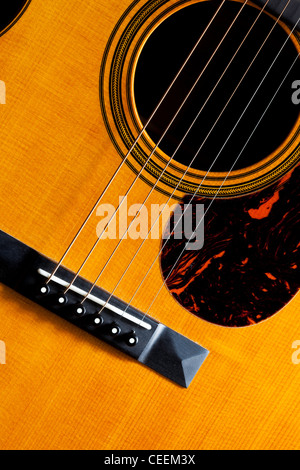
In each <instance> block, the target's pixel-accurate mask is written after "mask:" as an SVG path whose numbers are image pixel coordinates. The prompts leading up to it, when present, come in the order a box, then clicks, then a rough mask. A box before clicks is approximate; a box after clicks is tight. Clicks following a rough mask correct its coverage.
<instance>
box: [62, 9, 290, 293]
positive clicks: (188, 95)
mask: <svg viewBox="0 0 300 470" xmlns="http://www.w3.org/2000/svg"><path fill="white" fill-rule="evenodd" d="M248 1H249V0H246V2H244V3H242V7H241V8H240V9H239V12H238V14H237V15H236V17H235V18H234V20H233V22H232V23H231V25H230V27H229V28H228V30H227V31H226V33H225V35H224V36H223V38H222V40H221V41H220V43H219V44H218V46H217V48H216V50H215V51H214V53H213V54H212V56H211V57H210V59H209V60H208V62H207V63H206V65H205V67H204V69H203V70H202V71H201V73H200V75H199V76H198V78H197V80H196V81H195V83H194V84H193V86H192V88H191V89H190V91H189V92H188V94H187V95H186V97H185V99H184V100H183V102H182V103H181V105H180V107H179V109H178V110H177V112H176V114H175V115H174V116H173V118H172V120H171V121H170V123H169V124H168V126H167V128H166V129H165V131H164V132H163V134H162V136H161V137H160V139H159V140H158V142H157V143H156V145H155V147H154V149H153V150H152V152H151V153H150V155H149V157H148V158H147V160H146V162H145V164H144V165H143V167H142V169H141V171H140V173H139V174H138V175H137V177H136V178H135V179H134V181H133V182H132V184H131V185H130V187H129V189H128V190H127V191H126V193H125V195H124V196H123V197H122V199H121V201H120V202H119V205H118V207H117V208H116V210H115V211H114V213H113V214H112V215H111V217H110V219H109V220H108V222H107V223H106V225H105V227H104V228H103V229H102V231H101V233H100V235H99V236H98V238H97V240H96V241H95V243H94V245H93V246H92V248H91V249H90V251H89V252H88V254H87V256H86V257H85V259H84V261H83V262H82V264H81V266H80V268H79V269H78V271H77V272H76V274H75V276H74V277H73V279H72V281H71V282H70V283H69V285H68V286H67V287H66V289H65V290H64V294H66V293H67V292H68V291H69V290H70V289H71V287H72V286H73V284H74V283H75V281H76V279H77V278H78V277H79V275H80V273H81V271H82V269H83V268H84V266H85V265H86V263H87V262H88V260H89V259H90V258H91V255H92V254H93V252H94V251H95V249H96V247H97V246H98V244H99V242H100V240H101V239H102V237H103V235H104V233H105V231H106V229H107V227H108V226H109V224H110V223H111V222H112V220H113V219H114V218H115V217H116V215H117V213H118V211H119V210H120V208H121V206H122V204H123V203H124V201H125V200H126V197H127V196H128V194H129V192H130V191H131V189H132V188H133V186H134V184H135V183H136V181H137V180H138V178H139V177H140V175H141V173H142V171H143V170H144V169H145V167H146V166H147V163H148V162H149V161H150V159H151V157H152V155H153V154H154V153H155V151H156V150H157V148H158V147H159V144H160V143H161V141H162V140H163V138H164V137H165V135H166V134H167V132H168V130H169V129H170V127H171V125H172V124H173V122H174V121H175V119H176V117H177V116H178V114H179V113H180V111H181V109H182V108H183V106H184V104H185V103H186V101H187V100H188V98H189V97H190V95H191V94H192V92H193V90H194V89H195V87H196V85H197V84H198V82H199V80H200V79H201V77H202V76H203V74H204V72H205V70H206V69H207V67H208V66H209V64H210V62H211V61H212V59H213V57H214V56H215V54H216V53H217V51H218V50H219V48H220V47H221V45H222V43H223V42H224V40H225V38H226V37H227V35H228V34H229V32H230V30H231V28H232V27H233V25H234V24H235V22H236V20H237V19H238V17H239V15H240V14H241V12H242V10H243V9H244V7H245V6H246V5H247V3H248ZM290 1H291V0H289V2H290ZM151 192H152V191H151ZM148 197H149V195H148V196H147V199H148Z"/></svg>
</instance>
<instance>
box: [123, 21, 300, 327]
mask: <svg viewBox="0 0 300 470" xmlns="http://www.w3.org/2000/svg"><path fill="white" fill-rule="evenodd" d="M299 22H300V18H299V19H298V21H297V22H296V24H295V25H294V27H293V29H292V30H291V32H290V34H289V36H288V38H287V39H286V41H285V42H284V44H283V46H282V47H281V49H280V51H279V52H278V54H277V56H276V57H275V59H274V61H273V62H272V64H271V66H270V67H269V69H268V71H267V73H266V75H265V76H264V78H263V80H262V82H261V83H260V85H259V87H258V89H259V88H260V87H261V85H262V83H263V82H264V81H265V79H266V78H267V76H268V74H269V72H270V70H271V69H272V67H273V65H274V63H275V62H276V60H277V58H278V57H279V55H280V54H281V52H282V50H283V49H284V46H285V45H286V43H287V41H288V39H289V38H290V37H291V35H292V34H293V32H294V30H295V29H296V27H297V25H298V24H299ZM298 59H299V53H298V54H297V56H296V58H295V59H294V61H293V63H292V65H291V66H290V68H289V70H288V72H287V73H286V75H285V77H284V79H283V80H282V82H281V83H280V85H279V87H278V89H277V91H276V92H275V94H274V95H273V97H272V99H271V101H270V102H269V104H268V106H267V108H266V109H265V111H264V113H263V114H262V116H261V118H260V119H259V121H258V123H257V124H256V126H255V128H254V129H253V131H252V132H251V135H250V136H249V138H248V139H247V141H246V143H245V145H244V146H243V148H242V150H241V152H240V153H239V155H238V157H237V158H236V159H235V161H234V163H233V165H232V166H231V168H230V170H229V172H228V174H227V175H226V177H225V179H224V181H223V182H222V184H221V186H220V187H219V189H218V191H217V192H216V194H215V195H214V197H213V199H212V200H211V202H210V204H209V206H208V208H207V209H206V211H205V213H204V214H203V216H202V218H201V220H200V221H199V222H198V224H197V226H196V228H195V231H194V232H193V233H192V235H191V237H190V238H189V240H188V242H187V243H189V242H190V241H191V240H192V239H193V238H194V236H195V232H196V231H197V229H198V228H199V226H200V224H201V223H202V222H203V220H204V218H205V216H206V215H207V213H208V211H209V209H210V207H211V206H212V204H213V202H214V201H215V199H216V197H217V196H218V194H219V192H220V191H221V189H222V187H223V186H224V184H225V182H226V181H227V179H228V177H229V176H230V174H231V172H232V171H233V169H234V167H235V165H236V164H237V162H238V160H239V158H240V156H241V155H242V153H243V151H244V150H245V148H246V146H247V145H248V143H249V141H250V140H251V138H252V136H253V134H254V133H255V131H256V129H257V128H258V126H259V124H260V123H261V121H262V119H263V118H264V116H265V114H266V113H267V111H268V109H269V108H270V106H271V104H272V103H273V101H274V99H275V97H276V96H277V95H278V93H279V91H280V89H281V87H282V86H283V84H284V82H285V80H286V78H287V77H288V75H289V73H290V72H291V70H292V68H293V67H294V65H295V64H296V62H297V60H298ZM258 89H257V90H256V92H255V95H256V94H257V92H258ZM253 98H254V96H253V97H252V98H251V102H252V101H253ZM249 104H250V102H249ZM248 107H249V105H248V106H247V108H248ZM244 114H245V111H244V112H243V114H242V116H243V115H244ZM242 116H241V118H242ZM241 118H240V119H239V120H238V122H237V124H236V126H235V128H236V127H237V125H238V123H239V122H240V120H241ZM231 134H232V133H231ZM228 140H229V138H228V139H227V141H226V142H225V144H224V145H223V147H222V149H221V151H222V150H223V148H224V147H225V145H226V143H227V142H228ZM221 151H220V152H221ZM220 152H219V153H220ZM195 196H196V193H195V194H194V195H193V196H192V198H191V200H190V201H189V204H187V205H186V208H185V209H184V211H183V213H182V215H181V216H180V218H179V219H178V221H177V222H176V225H175V227H174V229H173V231H175V230H176V228H177V226H178V225H179V222H180V220H182V218H183V217H184V214H185V212H186V210H187V208H188V207H189V206H190V205H191V204H192V202H193V200H194V198H195ZM169 238H170V237H168V239H166V241H165V242H164V244H163V246H162V248H161V249H160V251H159V253H158V255H157V256H156V258H155V260H154V262H153V263H152V264H151V266H150V268H149V269H148V271H147V273H146V274H145V276H144V278H143V279H142V281H141V283H140V284H139V286H138V288H137V289H136V291H135V293H134V295H133V296H132V298H131V299H130V301H129V302H128V304H127V306H126V309H125V311H124V314H125V313H126V311H127V310H128V308H129V307H130V305H131V303H132V301H133V299H134V298H135V296H136V294H137V292H138V291H139V289H140V288H141V286H142V285H143V283H144V282H145V280H146V278H147V277H148V275H149V273H150V271H151V269H152V268H153V266H154V264H155V262H156V261H157V259H158V258H159V257H160V255H161V254H162V252H163V250H164V248H165V246H166V244H167V242H168V240H169ZM184 252H185V248H183V250H182V251H181V253H180V255H179V256H178V258H177V260H176V261H175V263H174V264H173V266H172V268H171V269H170V271H169V273H168V275H167V276H166V277H165V279H164V282H163V283H162V285H161V286H160V288H159V290H158V291H157V293H156V295H155V297H154V299H153V300H152V302H151V304H150V306H149V307H148V309H147V311H146V312H145V314H144V316H143V318H142V320H141V321H143V319H144V318H145V317H146V315H147V314H149V312H150V310H151V308H152V306H153V304H154V302H155V301H156V299H157V298H158V296H159V294H160V292H161V290H162V288H163V287H164V286H165V284H166V282H167V280H168V279H169V277H170V276H171V274H172V272H173V271H174V269H175V267H176V266H177V264H178V262H179V261H180V259H181V256H182V255H183V253H184Z"/></svg>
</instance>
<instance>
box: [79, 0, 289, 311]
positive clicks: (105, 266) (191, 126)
mask: <svg viewBox="0 0 300 470" xmlns="http://www.w3.org/2000/svg"><path fill="white" fill-rule="evenodd" d="M269 1H270V0H268V1H267V2H266V3H265V5H264V7H263V8H262V9H260V11H259V14H258V15H257V17H256V19H255V21H254V22H253V24H252V25H251V27H250V29H249V30H248V32H247V34H246V35H245V37H244V38H243V40H242V42H241V44H240V45H239V47H238V49H237V50H236V52H235V53H234V55H233V57H232V58H231V60H230V61H229V63H228V65H227V67H226V68H225V70H224V72H223V73H222V75H221V76H220V78H219V79H218V81H217V83H216V84H215V86H214V88H213V90H212V91H211V93H210V94H209V96H208V98H207V99H206V101H205V102H204V104H203V106H202V107H201V109H200V110H199V112H198V114H197V116H196V117H195V119H194V120H193V122H192V124H191V125H190V127H189V128H188V130H187V132H186V133H185V135H184V136H183V138H182V139H181V141H180V142H179V145H178V146H177V148H176V149H175V151H174V153H173V154H172V157H171V159H170V161H169V163H170V162H171V161H172V160H173V159H174V157H175V155H176V153H177V151H178V150H179V148H180V147H181V145H182V143H183V142H184V140H185V138H186V136H187V135H188V134H189V132H190V130H191V129H192V128H193V126H194V124H195V122H196V121H197V119H198V118H199V116H200V114H201V112H202V111H203V109H204V108H205V106H206V105H207V103H208V101H209V100H210V98H211V96H212V95H213V93H214V91H215V90H216V88H217V87H218V85H219V83H220V82H221V80H222V78H223V77H224V75H225V73H226V72H227V70H228V69H229V67H230V65H231V64H232V62H233V60H234V58H235V57H236V55H237V54H238V52H239V51H240V49H241V47H242V45H243V44H244V42H245V41H246V39H247V37H248V36H249V34H250V32H251V31H252V29H253V28H254V26H255V24H256V23H257V21H258V20H259V18H260V16H261V15H262V13H263V12H264V10H265V8H266V7H267V4H268V3H269ZM279 20H280V17H279V18H278V20H277V22H276V23H275V24H274V25H273V27H272V29H271V31H270V32H269V34H268V36H267V38H268V37H269V36H270V34H271V32H272V31H273V29H274V28H275V26H276V24H277V23H278V21H279ZM267 38H266V39H265V42H266V41H267ZM265 42H264V43H265ZM262 47H263V45H262V46H261V47H260V49H262ZM257 55H258V53H257ZM257 55H256V56H255V58H256V57H257ZM255 58H254V59H253V61H252V63H251V64H250V66H249V67H248V69H247V71H246V72H245V74H244V76H243V78H242V79H241V80H240V82H239V84H238V85H237V87H236V88H235V90H234V92H233V94H232V95H231V97H230V99H229V100H228V102H227V103H226V105H225V107H224V108H223V110H222V112H221V114H220V115H219V117H218V119H217V121H216V122H215V123H214V125H213V127H212V128H211V130H210V132H209V133H208V134H207V136H206V137H205V139H204V141H203V142H202V144H201V148H202V147H203V146H204V144H205V142H206V141H207V139H208V138H209V136H210V134H211V132H212V131H213V129H214V128H215V126H216V125H217V123H218V121H219V120H220V118H221V116H222V115H223V113H224V111H225V109H226V108H227V106H228V105H229V103H230V101H231V99H232V97H233V95H234V94H235V92H236V91H237V89H238V88H239V86H240V84H241V82H242V81H243V79H244V77H245V76H246V74H247V72H248V71H249V69H250V67H251V65H252V64H253V62H254V60H255ZM201 148H200V149H199V150H198V152H197V153H196V154H195V156H194V157H193V159H192V161H191V162H190V164H189V166H188V167H187V168H186V170H185V172H184V174H183V175H182V177H181V179H180V180H179V182H178V183H177V186H176V187H175V188H174V190H173V192H172V194H171V195H170V197H169V199H168V200H167V202H166V203H165V204H164V206H163V208H162V209H161V210H160V212H159V214H158V216H157V218H156V219H155V221H154V222H153V224H152V226H151V228H150V230H149V231H148V234H147V236H146V237H145V239H144V241H143V242H142V243H141V245H140V246H139V248H138V250H137V252H136V253H135V255H134V257H133V258H132V260H131V261H130V263H129V265H128V266H127V267H126V270H125V271H124V273H123V274H122V276H121V278H120V279H119V281H118V283H117V284H116V286H115V287H114V289H113V290H112V292H111V293H110V295H109V297H108V299H107V301H106V303H105V304H104V305H103V307H102V308H101V311H100V312H99V314H101V312H102V311H103V310H104V308H105V307H106V305H107V304H108V303H109V301H110V300H111V298H112V297H113V295H114V293H115V291H116V289H117V288H118V286H119V284H120V283H121V281H122V280H123V278H124V276H125V275H126V273H127V272H128V269H129V268H130V266H131V265H132V263H133V261H134V260H135V258H136V256H137V255H138V253H139V252H140V250H141V248H142V247H143V245H144V243H145V241H146V240H147V238H148V236H149V234H150V233H151V231H152V229H153V227H154V226H155V224H156V222H157V221H158V220H159V218H160V215H161V213H162V212H163V211H164V209H165V207H166V206H167V204H168V203H169V202H170V200H171V199H172V197H173V195H174V194H175V192H176V190H177V189H178V187H179V185H180V184H181V182H182V180H183V179H184V177H185V175H186V174H187V172H188V171H189V169H190V168H191V166H192V165H193V163H194V161H195V159H196V158H197V155H198V153H199V152H200V150H201ZM215 161H216V160H214V162H213V163H212V165H211V166H210V168H209V169H208V171H207V173H206V175H205V177H204V179H205V178H206V176H207V175H208V173H209V172H210V170H211V168H212V166H213V164H214V163H215ZM167 167H168V165H167V166H166V168H165V169H164V171H165V170H166V169H167ZM164 171H163V172H162V174H161V175H160V177H159V179H160V178H161V176H162V175H163V173H164ZM159 179H158V181H157V183H158V182H159ZM204 179H203V181H204ZM203 181H202V183H203ZM157 183H156V184H155V185H154V186H153V188H152V191H153V190H154V189H155V187H156V185H157ZM149 194H151V192H150V193H149ZM144 204H145V201H144V202H143V204H141V208H140V209H139V211H138V212H137V213H136V215H135V217H134V218H133V220H132V221H131V223H130V225H129V226H128V227H127V230H126V231H125V233H124V235H123V236H122V238H121V239H120V241H119V242H118V244H117V246H116V247H115V248H114V250H113V252H112V253H111V255H110V257H109V259H108V260H107V262H106V263H105V265H104V266H103V268H102V270H101V271H100V273H99V274H98V276H97V278H96V279H95V281H94V283H93V285H92V286H91V288H90V290H89V291H88V292H87V294H86V295H85V296H84V298H83V299H82V300H81V304H83V303H84V302H85V300H86V299H87V298H88V297H89V295H90V294H91V292H92V291H93V289H94V287H95V286H96V284H97V282H98V280H99V279H100V277H101V275H102V274H103V272H104V270H105V269H106V268H107V266H108V264H109V262H110V261H111V259H112V257H113V256H114V254H115V253H116V251H117V249H118V248H119V246H120V244H121V242H122V241H123V239H124V238H125V236H126V234H127V233H128V231H129V229H130V227H131V225H132V224H133V222H134V220H135V219H136V217H137V216H138V215H139V213H140V212H141V209H142V207H144Z"/></svg>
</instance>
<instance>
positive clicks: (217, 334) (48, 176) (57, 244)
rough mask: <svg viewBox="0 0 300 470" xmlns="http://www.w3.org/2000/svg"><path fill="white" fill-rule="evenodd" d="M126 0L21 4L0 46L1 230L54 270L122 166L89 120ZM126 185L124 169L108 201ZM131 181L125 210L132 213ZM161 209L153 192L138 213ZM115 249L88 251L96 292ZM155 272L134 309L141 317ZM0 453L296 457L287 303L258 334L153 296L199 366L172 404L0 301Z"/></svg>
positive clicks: (125, 292)
mask: <svg viewBox="0 0 300 470" xmlns="http://www.w3.org/2000/svg"><path fill="white" fill-rule="evenodd" d="M129 4H130V1H129V0H118V1H115V0H111V1H109V2H104V1H93V0H87V1H85V2H68V1H66V0H56V1H55V2H54V1H52V0H46V1H45V0H33V1H32V3H31V5H30V7H29V8H28V10H27V11H26V13H25V14H24V15H23V16H22V18H21V19H20V20H19V21H18V22H17V24H16V25H15V26H14V27H13V28H11V29H10V30H9V31H8V32H7V33H6V34H5V35H4V36H3V37H1V39H0V48H1V56H0V57H1V59H0V60H1V76H0V79H1V80H3V81H5V82H6V86H7V104H6V105H1V106H0V116H1V127H0V142H1V158H0V165H1V167H0V180H1V184H0V213H1V226H0V228H1V229H2V230H4V231H6V232H8V233H9V234H11V235H13V236H15V237H17V238H19V239H20V240H22V241H23V242H24V243H26V244H28V245H30V246H32V247H33V248H35V249H37V250H39V251H40V252H42V253H44V254H45V255H46V256H49V257H51V258H53V259H55V260H58V259H59V258H60V256H61V255H62V254H63V251H64V249H65V248H66V247H67V246H68V244H69V243H70V242H71V240H72V238H73V236H74V235H75V233H76V232H77V230H78V228H79V227H80V225H81V222H82V221H83V219H84V218H85V216H86V215H87V213H88V212H89V210H90V208H91V207H92V206H93V204H94V202H95V200H96V199H97V197H98V195H99V194H100V193H101V190H102V189H103V188H104V187H105V185H106V183H107V181H108V180H109V179H110V178H111V176H112V175H113V173H114V171H115V169H116V168H117V167H118V165H119V163H120V157H119V155H118V154H117V152H116V150H115V148H114V146H113V144H112V142H111V140H110V138H109V136H108V135H107V132H106V129H105V126H104V123H103V121H102V117H101V112H100V106H99V90H98V85H99V70H100V62H101V57H102V53H103V51H104V48H105V46H106V43H107V41H108V38H109V36H110V34H111V31H112V29H113V28H114V26H115V24H116V22H117V21H118V19H119V18H120V16H121V15H122V13H123V12H124V10H125V9H126V8H127V7H128V6H129ZM133 179H134V175H133V173H132V172H131V171H130V169H129V168H127V167H126V166H124V167H123V168H122V172H121V174H120V175H119V176H118V178H117V179H116V181H115V182H114V184H113V185H112V187H111V189H110V191H109V192H108V193H107V195H106V196H105V202H109V203H112V204H116V202H117V201H118V197H119V195H120V194H125V192H126V190H127V188H128V186H129V184H130V182H132V181H133ZM148 192H149V187H148V186H147V185H146V184H144V183H143V182H142V181H138V182H137V183H136V185H135V187H134V191H133V193H132V194H131V195H130V197H129V204H130V203H133V202H134V203H137V202H139V203H141V202H142V201H143V200H144V199H145V197H146V195H147V193H148ZM165 200H166V199H165V197H164V196H163V195H161V194H159V193H156V192H154V193H153V194H152V195H151V197H150V198H149V201H148V204H150V203H151V202H155V203H159V204H162V203H163V202H165ZM96 225H97V217H96V216H93V217H92V218H91V220H90V223H89V224H88V227H87V229H86V230H85V231H84V233H83V236H82V237H80V239H79V240H78V243H77V244H76V247H74V250H72V253H71V255H70V256H68V257H67V259H66V261H65V265H66V266H68V267H69V268H70V269H73V270H76V269H77V268H78V267H79V266H80V264H81V262H82V260H83V258H84V256H85V255H86V253H87V250H88V248H89V247H90V246H91V244H92V243H93V241H94V239H95V236H96ZM115 244H116V242H114V241H105V242H103V243H102V242H101V243H100V244H99V247H98V249H97V253H96V254H95V257H93V259H92V262H91V263H89V264H88V265H87V266H86V268H85V269H84V272H83V274H84V276H85V277H87V278H88V279H90V280H94V278H95V275H96V274H97V273H98V272H99V270H100V268H101V266H102V265H103V264H104V262H103V261H104V260H106V259H107V258H108V256H109V254H110V253H111V251H112V249H113V247H114V246H115ZM139 244H140V241H134V240H127V241H126V242H124V248H123V249H122V250H121V251H120V252H119V253H118V256H117V257H116V259H115V262H114V263H112V264H111V265H110V268H109V270H108V271H106V272H105V273H104V275H103V276H102V277H101V280H100V284H101V285H102V286H103V287H104V288H106V289H108V290H111V289H112V288H113V287H114V285H115V284H116V282H117V281H118V279H119V277H120V275H121V274H122V272H123V271H124V269H125V268H126V266H127V265H128V263H129V261H130V259H131V257H132V256H133V254H134V252H135V251H136V249H137V248H138V246H139ZM159 247H160V242H159V240H149V241H148V242H147V243H145V246H144V248H143V249H142V250H141V253H140V255H139V257H138V259H137V263H136V264H135V265H134V267H132V269H131V270H130V271H129V273H128V277H127V279H126V280H125V281H124V282H122V283H121V285H120V286H119V288H118V291H117V295H118V296H120V297H122V298H123V299H124V300H129V299H130V297H131V295H132V294H133V293H134V291H135V286H136V285H138V283H139V281H140V280H141V279H142V277H143V274H144V272H145V269H146V267H147V266H148V267H149V266H150V264H151V262H152V259H153V258H154V257H155V256H156V254H157V253H158V250H159ZM161 283H162V278H161V274H160V268H159V264H158V263H157V264H156V266H155V268H154V269H153V271H152V272H151V275H150V276H149V278H148V279H147V282H145V284H144V286H143V288H142V289H141V291H140V292H139V293H138V295H137V296H136V298H135V301H134V304H135V305H136V306H137V307H139V308H140V309H142V310H146V309H147V308H148V307H149V305H150V303H151V300H152V298H153V296H154V294H155V292H156V291H157V290H158V289H159V288H160V286H161ZM0 294H1V304H0V340H1V341H4V342H5V344H6V349H7V350H6V364H5V365H0V423H1V426H0V448H1V449H158V450H159V449H170V450H188V449H288V448H293V449H295V448H298V447H299V432H300V429H299V426H300V425H299V422H300V420H299V385H300V365H295V364H293V363H292V353H293V349H292V343H293V342H294V341H295V340H297V339H299V334H300V333H299V328H300V323H299V314H298V312H299V307H300V300H299V296H298V297H296V298H295V299H294V300H293V301H292V302H290V304H289V305H288V306H286V307H285V308H284V309H283V310H282V311H281V312H279V313H278V314H277V315H275V316H274V317H272V318H271V319H269V320H268V321H266V322H263V323H261V324H259V325H256V326H253V327H248V328H241V329H229V328H222V327H218V326H216V325H212V324H208V323H206V322H204V321H202V320H199V319H198V318H195V317H193V316H192V315H190V314H189V313H188V312H186V311H185V310H184V309H182V308H181V307H180V306H179V305H178V304H177V303H176V302H175V301H174V300H173V299H172V298H171V296H170V294H169V293H168V292H167V290H163V291H162V292H161V294H160V296H159V299H158V301H157V302H156V303H155V304H154V306H153V308H152V310H151V314H152V315H153V316H154V317H155V318H157V319H159V320H160V321H161V322H162V323H165V324H167V325H168V326H169V327H171V328H174V329H176V330H177V331H179V332H180V333H182V334H184V335H187V336H188V337H189V338H191V339H192V340H194V341H197V342H199V343H200V344H202V345H203V346H204V347H206V348H207V349H209V350H210V351H211V353H210V355H209V356H208V358H207V360H206V361H205V363H204V365H203V366H202V368H201V369H200V371H199V373H198V374H197V376H196V378H195V379H194V381H193V382H192V384H191V386H190V387H189V388H188V389H187V390H185V389H182V388H180V387H178V386H176V385H174V384H173V383H171V382H169V381H168V380H166V379H164V378H163V377H161V376H159V375H157V374H156V373H155V372H153V371H151V370H149V369H147V368H145V367H143V366H141V365H140V364H138V363H136V362H134V361H132V360H130V359H128V358H127V357H126V356H124V355H122V354H121V353H119V352H117V351H116V350H115V349H113V348H111V347H109V346H107V345H105V344H104V343H101V342H99V341H97V340H95V339H94V338H92V337H90V336H89V335H88V334H86V333H84V332H81V331H79V330H78V329H76V328H75V327H73V326H71V325H69V324H68V323H67V322H65V321H63V320H61V319H59V318H57V317H56V316H54V315H52V314H51V313H49V312H47V311H44V310H43V309H41V308H39V307H38V306H36V305H34V304H32V303H31V302H29V301H28V300H26V299H24V298H22V297H21V296H19V295H17V294H16V293H14V292H13V291H11V290H10V289H8V288H6V287H4V286H1V287H0Z"/></svg>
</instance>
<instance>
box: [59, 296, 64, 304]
mask: <svg viewBox="0 0 300 470" xmlns="http://www.w3.org/2000/svg"><path fill="white" fill-rule="evenodd" d="M65 301H66V299H65V298H64V297H59V299H58V303H59V304H61V305H62V304H64V303H65Z"/></svg>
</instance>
